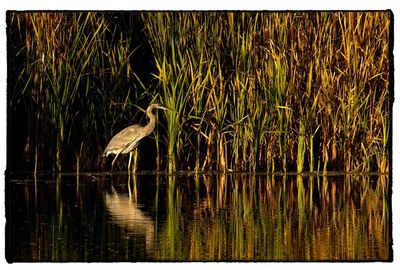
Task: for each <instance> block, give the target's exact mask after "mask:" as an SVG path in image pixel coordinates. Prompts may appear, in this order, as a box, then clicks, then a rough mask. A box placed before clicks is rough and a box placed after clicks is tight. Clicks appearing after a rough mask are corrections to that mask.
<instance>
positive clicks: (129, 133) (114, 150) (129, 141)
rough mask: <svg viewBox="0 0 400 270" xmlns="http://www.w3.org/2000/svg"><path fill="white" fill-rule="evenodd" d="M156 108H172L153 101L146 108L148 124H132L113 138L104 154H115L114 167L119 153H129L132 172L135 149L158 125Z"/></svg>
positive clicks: (129, 164) (129, 165)
mask: <svg viewBox="0 0 400 270" xmlns="http://www.w3.org/2000/svg"><path fill="white" fill-rule="evenodd" d="M154 109H161V110H171V109H168V108H166V107H163V106H161V105H160V104H159V103H153V104H151V105H150V106H149V107H148V108H147V110H146V114H147V117H148V118H149V119H150V121H149V123H148V124H147V125H146V126H141V125H131V126H129V127H126V128H124V129H123V130H121V131H120V132H118V133H117V135H115V136H114V137H113V138H112V139H111V141H110V143H109V144H108V145H107V147H106V150H104V154H103V156H106V157H107V156H108V155H109V154H115V158H114V160H113V161H112V163H111V166H112V167H113V166H114V162H115V160H116V159H117V157H118V156H119V154H128V153H129V162H128V171H129V172H130V168H131V160H132V154H133V150H135V148H136V146H137V145H138V143H139V141H140V140H141V139H143V138H144V137H146V136H148V135H149V134H150V133H151V132H152V131H153V130H154V127H155V125H156V118H155V116H154V114H153V110H154Z"/></svg>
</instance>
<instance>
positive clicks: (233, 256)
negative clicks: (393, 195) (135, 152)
mask: <svg viewBox="0 0 400 270" xmlns="http://www.w3.org/2000/svg"><path fill="white" fill-rule="evenodd" d="M7 178H11V179H7V185H6V194H8V195H7V196H8V197H7V202H8V203H7V205H6V207H7V227H6V253H7V259H8V260H9V261H148V260H149V261H169V260H173V261H175V260H178V261H181V260H182V261H203V260H206V261H220V260H222V261H237V260H251V261H258V260H261V261H308V260H311V261H315V260H317V261H321V260H388V259H390V256H391V250H390V249H391V247H390V238H391V236H390V235H391V234H390V231H389V208H388V202H387V187H386V185H387V181H388V180H387V176H365V175H359V176H358V175H357V176H330V177H327V176H307V177H302V176H271V175H255V174H203V175H197V176H165V175H134V176H132V178H133V179H132V178H130V179H129V176H127V175H113V176H102V175H100V176H93V175H92V176H87V175H80V176H79V181H76V180H75V179H77V177H76V176H73V175H63V176H61V177H59V179H58V180H57V181H51V180H50V181H45V180H41V179H39V180H38V181H37V185H36V192H35V184H34V182H33V181H31V180H29V178H28V180H13V179H12V177H11V176H8V177H7ZM13 209H17V210H13Z"/></svg>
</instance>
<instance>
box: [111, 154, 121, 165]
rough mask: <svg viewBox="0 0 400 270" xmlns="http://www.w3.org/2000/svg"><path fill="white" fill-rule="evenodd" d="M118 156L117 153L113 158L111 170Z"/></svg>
mask: <svg viewBox="0 0 400 270" xmlns="http://www.w3.org/2000/svg"><path fill="white" fill-rule="evenodd" d="M118 155H119V153H118V154H116V155H115V158H114V159H113V161H112V162H111V168H112V167H114V162H115V160H116V159H117V157H118Z"/></svg>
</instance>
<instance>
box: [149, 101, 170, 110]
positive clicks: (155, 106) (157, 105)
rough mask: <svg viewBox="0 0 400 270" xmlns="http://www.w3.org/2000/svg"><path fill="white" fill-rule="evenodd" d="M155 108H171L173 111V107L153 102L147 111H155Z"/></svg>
mask: <svg viewBox="0 0 400 270" xmlns="http://www.w3.org/2000/svg"><path fill="white" fill-rule="evenodd" d="M153 109H160V110H170V111H171V109H169V108H167V107H165V106H162V105H161V104H160V103H153V104H151V105H150V106H149V107H148V108H147V111H148V112H151V111H153Z"/></svg>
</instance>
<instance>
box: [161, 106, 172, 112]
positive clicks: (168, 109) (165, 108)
mask: <svg viewBox="0 0 400 270" xmlns="http://www.w3.org/2000/svg"><path fill="white" fill-rule="evenodd" d="M158 109H161V110H167V111H174V110H173V109H170V108H167V107H164V106H162V107H158Z"/></svg>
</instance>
